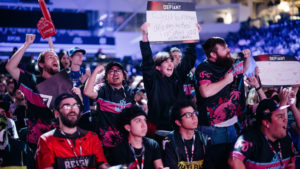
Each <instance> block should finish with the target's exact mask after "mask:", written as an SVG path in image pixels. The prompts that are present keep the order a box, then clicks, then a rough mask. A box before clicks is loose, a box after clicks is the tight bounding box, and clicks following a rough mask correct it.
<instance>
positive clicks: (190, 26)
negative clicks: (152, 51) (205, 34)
mask: <svg viewBox="0 0 300 169" xmlns="http://www.w3.org/2000/svg"><path fill="white" fill-rule="evenodd" d="M146 15H147V16H146V17H147V22H148V23H149V27H148V39H149V41H150V42H184V41H198V40H199V31H198V28H197V23H198V21H197V16H196V11H195V4H194V3H186V2H161V1H149V2H148V5H147V13H146Z"/></svg>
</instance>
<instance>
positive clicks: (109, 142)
mask: <svg viewBox="0 0 300 169" xmlns="http://www.w3.org/2000/svg"><path fill="white" fill-rule="evenodd" d="M99 132H100V138H101V141H102V144H103V146H104V147H115V146H116V145H118V144H119V143H120V142H121V141H122V137H121V136H120V132H119V131H118V130H117V129H115V128H112V127H111V126H109V127H108V128H107V129H101V128H99Z"/></svg>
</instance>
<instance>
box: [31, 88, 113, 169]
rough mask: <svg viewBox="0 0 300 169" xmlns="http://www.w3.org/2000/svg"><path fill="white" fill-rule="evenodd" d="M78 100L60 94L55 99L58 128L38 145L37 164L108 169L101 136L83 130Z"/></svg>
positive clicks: (55, 166)
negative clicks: (79, 125) (79, 123)
mask: <svg viewBox="0 0 300 169" xmlns="http://www.w3.org/2000/svg"><path fill="white" fill-rule="evenodd" d="M82 106H83V105H82V103H81V101H80V99H79V97H77V96H75V95H71V94H66V93H64V94H61V95H59V96H58V97H57V98H56V99H55V111H54V112H55V116H56V117H57V118H58V119H59V127H58V128H56V129H53V130H51V131H49V132H47V133H45V134H43V135H42V136H41V137H40V139H39V143H38V149H37V152H36V164H37V168H38V169H44V168H108V164H107V163H106V159H105V157H104V154H103V150H102V147H101V141H100V140H99V138H98V136H97V135H96V134H95V133H93V132H91V131H86V130H83V129H80V128H79V127H77V123H78V121H79V118H80V116H81V113H82V110H83V109H82Z"/></svg>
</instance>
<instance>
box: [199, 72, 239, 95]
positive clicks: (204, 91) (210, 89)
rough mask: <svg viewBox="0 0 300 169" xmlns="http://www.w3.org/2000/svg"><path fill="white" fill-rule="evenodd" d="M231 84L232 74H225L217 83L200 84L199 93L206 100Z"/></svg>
mask: <svg viewBox="0 0 300 169" xmlns="http://www.w3.org/2000/svg"><path fill="white" fill-rule="evenodd" d="M231 82H233V74H232V72H227V73H226V74H225V75H224V78H223V79H222V80H219V81H218V82H214V83H204V84H200V86H199V92H200V94H201V96H202V97H204V98H208V97H211V96H213V95H215V94H217V93H218V92H219V91H221V90H222V89H223V88H224V87H225V86H227V85H228V84H230V83H231Z"/></svg>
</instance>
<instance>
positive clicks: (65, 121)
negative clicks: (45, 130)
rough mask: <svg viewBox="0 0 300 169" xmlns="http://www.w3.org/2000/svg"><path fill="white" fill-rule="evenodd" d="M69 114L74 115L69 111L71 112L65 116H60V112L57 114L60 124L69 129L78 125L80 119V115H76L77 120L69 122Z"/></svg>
mask: <svg viewBox="0 0 300 169" xmlns="http://www.w3.org/2000/svg"><path fill="white" fill-rule="evenodd" d="M71 113H74V114H75V112H74V111H71V112H69V113H68V114H66V115H64V114H62V113H61V112H59V117H60V119H61V122H62V123H63V124H64V125H65V126H67V127H69V128H73V127H75V126H76V125H77V124H78V122H79V119H80V117H81V114H80V113H78V115H77V119H76V120H73V121H72V120H69V119H68V115H69V114H71Z"/></svg>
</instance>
